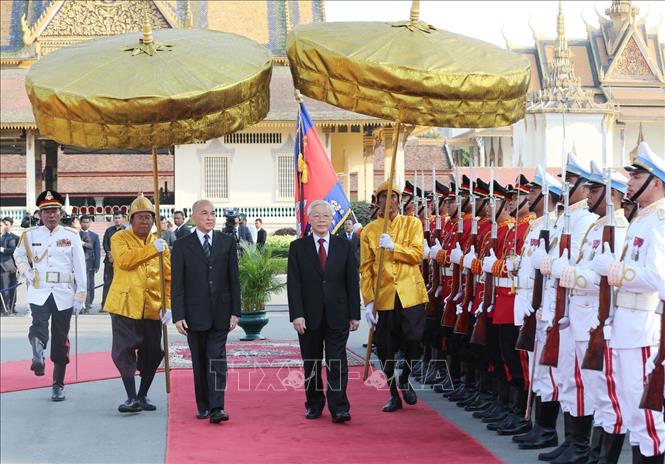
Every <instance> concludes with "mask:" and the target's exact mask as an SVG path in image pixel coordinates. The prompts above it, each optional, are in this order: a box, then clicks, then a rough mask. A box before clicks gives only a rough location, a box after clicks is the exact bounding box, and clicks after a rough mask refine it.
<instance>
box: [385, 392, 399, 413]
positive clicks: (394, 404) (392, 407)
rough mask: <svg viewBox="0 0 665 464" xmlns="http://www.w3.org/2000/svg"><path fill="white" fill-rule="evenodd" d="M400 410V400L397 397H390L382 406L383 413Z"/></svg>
mask: <svg viewBox="0 0 665 464" xmlns="http://www.w3.org/2000/svg"><path fill="white" fill-rule="evenodd" d="M398 409H402V400H401V399H400V397H399V396H391V397H390V399H389V400H388V402H387V403H386V404H384V405H383V412H394V411H397V410H398Z"/></svg>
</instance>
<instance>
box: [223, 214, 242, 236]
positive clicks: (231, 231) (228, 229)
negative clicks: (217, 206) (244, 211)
mask: <svg viewBox="0 0 665 464" xmlns="http://www.w3.org/2000/svg"><path fill="white" fill-rule="evenodd" d="M223 212H224V218H225V219H226V223H225V224H224V228H223V229H222V232H223V233H225V234H228V235H232V236H234V237H235V228H236V219H237V218H239V217H240V211H238V210H237V209H235V208H224V210H223Z"/></svg>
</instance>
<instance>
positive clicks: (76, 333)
mask: <svg viewBox="0 0 665 464" xmlns="http://www.w3.org/2000/svg"><path fill="white" fill-rule="evenodd" d="M74 359H76V365H75V367H74V375H75V377H76V381H77V382H78V381H79V314H78V313H76V315H75V316H74Z"/></svg>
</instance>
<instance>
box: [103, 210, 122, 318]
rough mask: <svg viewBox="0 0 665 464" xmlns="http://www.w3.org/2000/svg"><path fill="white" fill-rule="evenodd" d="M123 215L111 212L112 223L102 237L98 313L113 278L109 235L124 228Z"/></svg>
mask: <svg viewBox="0 0 665 464" xmlns="http://www.w3.org/2000/svg"><path fill="white" fill-rule="evenodd" d="M124 223H125V215H124V214H122V213H121V212H120V211H116V212H115V213H113V225H112V226H111V227H109V228H108V229H106V231H104V238H103V239H102V247H103V248H104V291H103V292H102V307H101V309H100V310H99V312H100V313H102V312H104V303H106V295H107V294H108V292H109V288H111V281H112V280H113V254H111V237H113V234H115V233H116V232H119V231H121V230H125V224H124Z"/></svg>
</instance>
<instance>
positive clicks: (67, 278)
mask: <svg viewBox="0 0 665 464" xmlns="http://www.w3.org/2000/svg"><path fill="white" fill-rule="evenodd" d="M40 274H41V275H40V277H41V278H42V279H43V282H46V283H49V284H69V283H72V282H74V274H72V273H71V272H57V271H47V272H43V273H40Z"/></svg>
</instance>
